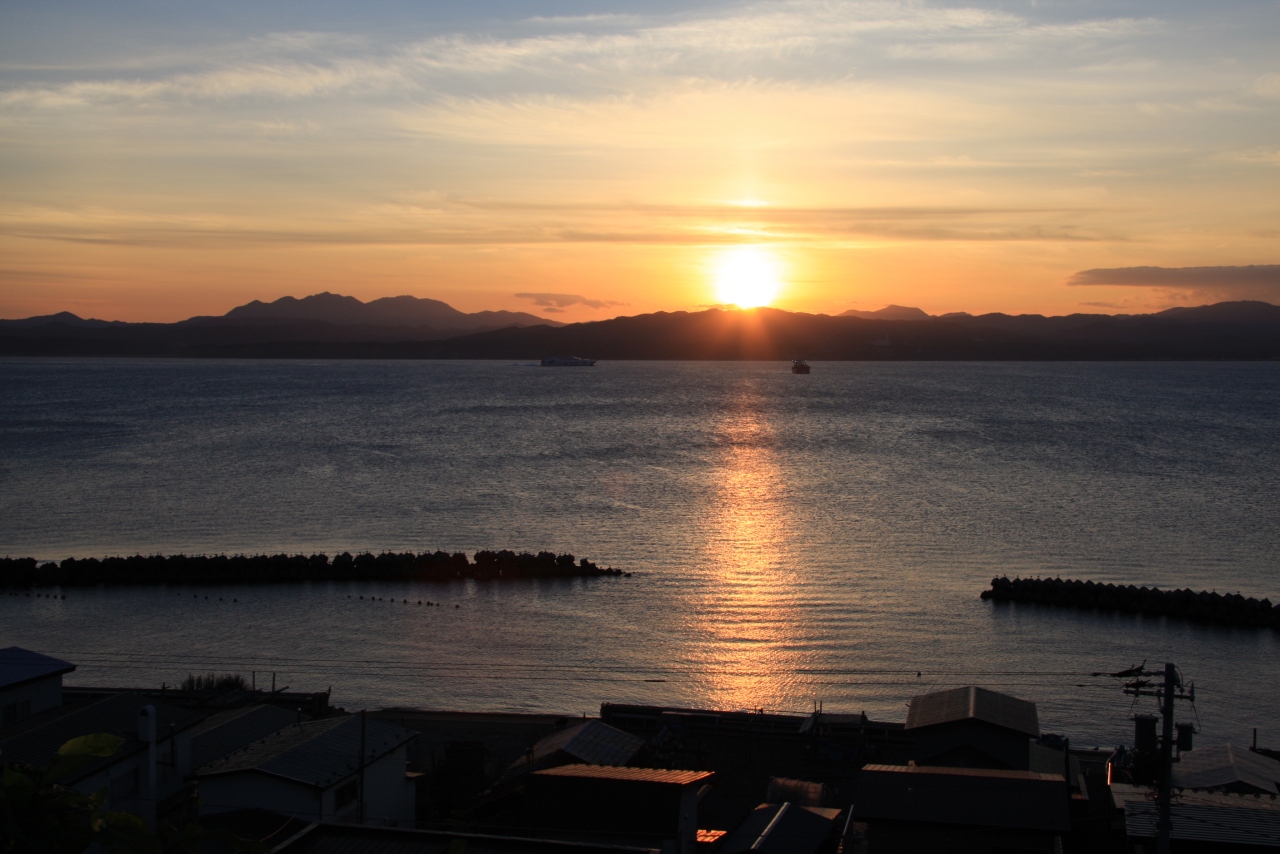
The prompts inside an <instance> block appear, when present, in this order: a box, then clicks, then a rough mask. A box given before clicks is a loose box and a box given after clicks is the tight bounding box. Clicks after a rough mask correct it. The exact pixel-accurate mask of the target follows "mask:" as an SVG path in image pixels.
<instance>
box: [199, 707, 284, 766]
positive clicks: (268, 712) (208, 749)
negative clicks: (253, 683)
mask: <svg viewBox="0 0 1280 854" xmlns="http://www.w3.org/2000/svg"><path fill="white" fill-rule="evenodd" d="M297 720H298V716H297V714H296V713H294V712H289V711H286V710H284V709H281V708H279V707H278V706H271V705H262V706H244V707H243V708H239V709H230V710H228V711H225V712H218V713H217V714H214V715H210V716H209V717H207V718H205V719H204V720H203V721H202V722H200V723H198V724H196V725H195V726H194V727H192V729H191V764H192V766H193V767H195V768H200V767H202V766H204V765H208V764H209V763H210V762H213V761H214V760H217V759H221V758H222V757H224V756H226V755H228V754H230V753H232V752H233V751H236V750H239V749H240V748H242V747H244V746H245V745H247V744H250V743H252V742H255V741H258V740H260V739H263V738H266V737H267V736H268V735H270V734H271V733H273V732H278V731H280V730H281V729H284V728H285V727H286V726H288V725H289V724H293V723H297Z"/></svg>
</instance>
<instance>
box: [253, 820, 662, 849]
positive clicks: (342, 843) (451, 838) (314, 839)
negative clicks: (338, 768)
mask: <svg viewBox="0 0 1280 854" xmlns="http://www.w3.org/2000/svg"><path fill="white" fill-rule="evenodd" d="M272 850H273V851H276V852H280V854H353V852H358V854H450V852H456V851H466V852H467V854H543V852H545V854H555V852H564V854H658V852H657V851H656V850H654V849H649V848H635V847H630V846H625V845H611V844H607V843H592V842H565V841H561V840H555V839H537V838H528V837H510V836H487V835H484V834H474V833H449V832H447V831H438V830H401V829H394V828H385V827H356V826H352V825H342V824H313V825H311V826H310V827H308V828H307V829H306V830H304V831H302V832H301V833H299V834H297V835H296V836H294V837H293V838H291V839H288V840H286V841H285V842H283V843H281V844H280V845H278V846H277V847H276V848H274V849H272Z"/></svg>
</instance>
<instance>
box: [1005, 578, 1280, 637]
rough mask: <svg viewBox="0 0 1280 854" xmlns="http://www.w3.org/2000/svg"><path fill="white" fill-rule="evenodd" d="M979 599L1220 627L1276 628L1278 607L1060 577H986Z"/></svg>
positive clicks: (1205, 593) (1234, 595)
mask: <svg viewBox="0 0 1280 854" xmlns="http://www.w3.org/2000/svg"><path fill="white" fill-rule="evenodd" d="M982 598H983V599H990V600H991V601H993V602H1037V603H1040V604H1043V605H1059V606H1062V607H1066V608H1085V609H1091V610H1092V609H1097V610H1100V611H1121V612H1124V613H1130V614H1153V615H1160V616H1168V617H1181V618H1183V619H1187V620H1195V621H1197V622H1203V623H1216V624H1218V625H1224V626H1270V627H1271V628H1273V629H1280V605H1272V604H1271V600H1270V599H1254V598H1252V597H1250V598H1245V597H1244V596H1241V595H1240V594H1239V593H1225V594H1224V593H1217V592H1212V593H1211V592H1209V591H1205V590H1201V591H1200V592H1199V593H1197V592H1195V591H1192V590H1189V589H1182V590H1161V589H1160V588H1158V587H1135V586H1133V585H1132V584H1129V585H1123V584H1097V583H1095V582H1093V581H1079V580H1074V579H1066V580H1064V579H1061V578H1014V579H1012V580H1010V579H1008V578H1005V577H1000V578H993V579H991V587H990V589H988V590H983V591H982Z"/></svg>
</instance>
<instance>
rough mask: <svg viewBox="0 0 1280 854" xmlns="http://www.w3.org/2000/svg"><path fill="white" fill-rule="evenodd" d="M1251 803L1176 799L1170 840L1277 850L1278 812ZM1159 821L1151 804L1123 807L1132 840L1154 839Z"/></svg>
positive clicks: (1133, 803)
mask: <svg viewBox="0 0 1280 854" xmlns="http://www.w3.org/2000/svg"><path fill="white" fill-rule="evenodd" d="M1237 797H1239V796H1237ZM1251 800H1252V799H1251V798H1249V797H1247V796H1246V797H1239V803H1238V804H1236V805H1225V804H1219V803H1206V802H1204V801H1198V800H1197V799H1194V798H1192V799H1188V798H1185V797H1183V798H1176V799H1175V800H1174V802H1173V803H1172V804H1171V805H1170V807H1169V815H1170V818H1171V819H1172V821H1173V827H1172V829H1171V831H1170V836H1171V837H1172V838H1173V839H1183V840H1186V841H1188V842H1190V841H1196V842H1210V843H1216V844H1219V845H1223V844H1232V845H1257V846H1260V847H1266V848H1280V810H1277V809H1273V808H1270V807H1268V806H1266V805H1264V804H1265V802H1263V803H1259V804H1258V805H1257V806H1255V805H1253V804H1250V803H1249V801H1251ZM1259 807H1261V808H1259ZM1158 821H1159V809H1158V808H1157V805H1156V804H1155V802H1153V801H1129V802H1127V803H1126V804H1125V805H1124V826H1125V832H1126V833H1128V834H1129V836H1130V837H1132V838H1138V839H1149V838H1154V837H1155V835H1156V824H1157V822H1158Z"/></svg>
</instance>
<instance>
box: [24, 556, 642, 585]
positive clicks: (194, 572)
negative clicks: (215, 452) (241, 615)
mask: <svg viewBox="0 0 1280 854" xmlns="http://www.w3.org/2000/svg"><path fill="white" fill-rule="evenodd" d="M618 575H628V576H629V575H630V573H624V572H623V571H622V570H620V569H611V568H607V567H600V566H597V565H596V564H594V563H592V562H591V561H589V560H587V559H586V558H581V559H578V560H575V558H574V556H573V555H571V554H562V555H557V554H553V553H551V552H539V553H538V554H536V555H534V554H529V553H527V552H524V553H520V554H516V553H515V552H512V551H507V550H505V549H504V550H502V551H496V552H495V551H478V552H476V553H475V557H474V559H473V560H468V558H467V555H466V554H465V553H464V552H453V553H452V554H450V553H448V552H443V551H436V552H421V553H419V554H414V553H413V552H382V553H381V554H376V555H375V554H370V553H368V552H365V553H363V554H358V555H354V556H353V555H351V554H350V553H348V552H343V553H342V554H340V555H338V556H337V557H334V558H333V559H330V558H329V556H328V555H324V554H314V555H287V554H278V555H184V554H177V555H168V556H166V555H133V556H131V557H104V558H84V559H77V558H67V559H66V560H63V561H60V562H59V561H48V562H41V561H37V560H35V559H34V558H0V589H10V590H12V589H22V588H30V587H86V586H91V585H97V584H111V585H118V584H252V583H280V582H293V581H326V580H330V581H453V580H457V579H460V578H474V579H480V580H493V579H517V578H594V577H599V576H618Z"/></svg>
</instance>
